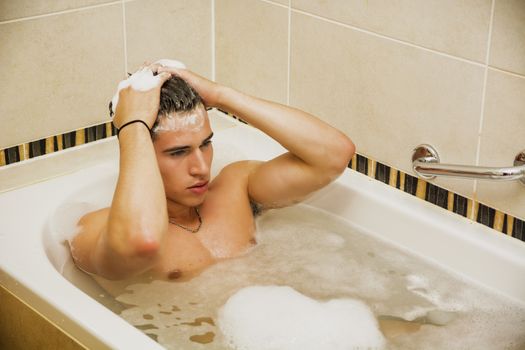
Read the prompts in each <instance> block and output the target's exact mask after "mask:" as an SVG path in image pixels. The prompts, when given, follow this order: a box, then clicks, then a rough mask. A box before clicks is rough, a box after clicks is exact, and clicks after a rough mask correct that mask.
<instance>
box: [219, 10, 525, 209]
mask: <svg viewBox="0 0 525 350" xmlns="http://www.w3.org/2000/svg"><path fill="white" fill-rule="evenodd" d="M215 7H216V9H215V11H216V24H215V25H216V32H217V37H216V65H217V75H216V77H217V80H218V81H220V82H223V83H226V84H229V85H232V86H234V87H237V88H239V89H242V90H244V91H246V92H249V93H252V94H255V95H259V96H262V97H265V98H269V99H273V100H277V101H282V102H285V103H289V104H291V105H293V106H296V107H299V108H302V109H305V110H307V111H309V112H311V113H313V114H315V115H317V116H319V117H321V118H322V119H324V120H326V121H328V122H330V123H331V124H333V125H335V126H337V127H339V128H341V129H342V130H344V131H345V132H346V133H347V134H348V135H349V136H350V137H351V138H352V139H353V140H354V141H355V143H356V145H357V149H358V152H359V153H360V154H362V155H366V156H368V157H370V158H372V159H375V160H378V161H380V162H382V163H384V164H388V165H391V166H393V167H394V168H397V169H400V170H403V171H405V172H407V173H411V174H413V172H412V170H411V155H412V149H413V148H414V147H415V146H417V145H419V144H421V143H429V144H431V145H433V146H434V147H435V148H436V149H437V150H438V152H439V154H440V157H441V160H442V162H444V163H457V164H468V165H485V166H511V165H512V163H513V160H514V157H515V156H516V154H517V153H518V152H519V151H521V150H523V149H525V141H524V140H525V138H524V137H523V135H525V1H523V0H464V1H456V0H446V1H443V0H425V1H413V0H401V1H395V2H392V1H379V0H351V1H348V0H338V1H336V0H331V1H324V0H290V1H288V0H280V1H269V0H217V1H216V5H215ZM232 19H235V21H232ZM432 183H433V184H436V185H439V186H441V187H443V188H446V189H449V190H452V191H454V192H457V193H458V194H460V195H462V196H465V197H467V198H471V199H474V200H476V201H479V202H481V203H485V204H487V205H489V206H491V207H494V208H497V209H499V210H501V211H504V212H507V213H509V214H512V215H514V216H516V217H519V218H522V219H525V186H523V185H521V184H520V183H518V182H516V181H514V182H507V183H492V182H487V181H473V180H462V179H437V180H435V181H432Z"/></svg>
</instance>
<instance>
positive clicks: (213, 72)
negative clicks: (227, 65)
mask: <svg viewBox="0 0 525 350" xmlns="http://www.w3.org/2000/svg"><path fill="white" fill-rule="evenodd" d="M215 26H216V24H215V0H211V80H213V81H216V79H217V76H216V74H217V73H216V69H217V67H216V64H217V63H216V62H215V60H216V53H215V49H216V45H215V35H216V33H217V32H216V30H215Z"/></svg>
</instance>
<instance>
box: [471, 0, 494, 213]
mask: <svg viewBox="0 0 525 350" xmlns="http://www.w3.org/2000/svg"><path fill="white" fill-rule="evenodd" d="M495 4H496V0H492V4H491V10H490V21H489V30H488V35H487V52H486V54H485V67H484V72H483V87H482V91H481V108H480V116H479V127H478V139H477V145H476V160H475V165H476V166H479V160H480V157H481V136H482V134H483V122H484V117H485V106H486V98H487V81H488V73H489V60H490V46H491V44H492V30H493V24H494V12H495ZM472 191H473V195H474V199H475V200H477V198H478V180H474V184H473V189H472ZM471 219H472V220H475V219H476V218H471Z"/></svg>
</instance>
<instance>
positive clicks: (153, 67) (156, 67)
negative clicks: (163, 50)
mask: <svg viewBox="0 0 525 350" xmlns="http://www.w3.org/2000/svg"><path fill="white" fill-rule="evenodd" d="M147 67H148V68H149V69H150V70H151V71H152V72H153V73H155V74H156V73H159V68H160V67H161V65H160V64H158V63H152V64H150V65H148V66H147Z"/></svg>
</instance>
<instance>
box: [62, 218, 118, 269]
mask: <svg viewBox="0 0 525 350" xmlns="http://www.w3.org/2000/svg"><path fill="white" fill-rule="evenodd" d="M108 216H109V208H103V209H99V210H95V211H92V212H90V213H87V214H86V215H84V216H82V217H81V218H80V220H79V221H78V227H79V230H78V233H77V234H76V236H75V237H74V238H73V241H72V242H71V253H72V256H73V258H74V259H75V262H76V264H77V266H79V267H80V268H81V269H82V270H84V271H87V272H91V273H95V268H94V266H92V261H91V259H90V256H91V253H92V252H93V250H94V249H95V246H96V244H97V242H98V239H99V236H100V234H101V232H103V231H104V230H105V228H106V225H107V222H108Z"/></svg>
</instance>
